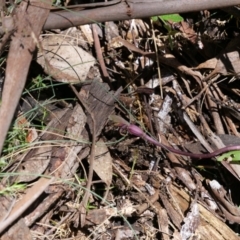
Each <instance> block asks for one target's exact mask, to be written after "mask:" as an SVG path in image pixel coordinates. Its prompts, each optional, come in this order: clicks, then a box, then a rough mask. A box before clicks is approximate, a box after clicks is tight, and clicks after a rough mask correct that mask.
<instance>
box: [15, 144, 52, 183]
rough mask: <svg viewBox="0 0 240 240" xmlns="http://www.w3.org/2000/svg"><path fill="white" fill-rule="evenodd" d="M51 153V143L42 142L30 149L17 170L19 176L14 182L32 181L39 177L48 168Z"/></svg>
mask: <svg viewBox="0 0 240 240" xmlns="http://www.w3.org/2000/svg"><path fill="white" fill-rule="evenodd" d="M51 154H52V146H51V145H50V144H42V145H40V146H37V147H36V149H33V150H32V151H30V152H29V153H28V154H27V155H26V157H25V158H24V161H23V162H22V163H21V164H20V165H19V167H18V169H17V170H16V172H17V173H18V174H19V176H18V177H17V179H14V182H30V181H33V180H34V179H36V178H38V177H39V175H41V174H42V173H43V172H44V171H45V170H46V168H47V166H48V164H49V162H50V158H51Z"/></svg>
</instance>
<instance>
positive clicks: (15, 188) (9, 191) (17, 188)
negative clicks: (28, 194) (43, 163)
mask: <svg viewBox="0 0 240 240" xmlns="http://www.w3.org/2000/svg"><path fill="white" fill-rule="evenodd" d="M26 186H27V185H26V184H20V183H14V184H13V185H12V186H8V187H5V188H3V189H1V190H0V196H1V195H13V194H16V193H18V192H21V191H23V190H25V189H26Z"/></svg>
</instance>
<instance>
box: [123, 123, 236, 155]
mask: <svg viewBox="0 0 240 240" xmlns="http://www.w3.org/2000/svg"><path fill="white" fill-rule="evenodd" d="M121 128H122V129H126V130H127V131H128V132H129V133H130V134H132V135H134V136H136V137H140V138H142V139H144V140H146V141H148V142H150V143H152V144H154V145H156V146H159V147H162V148H164V149H165V150H168V151H169V152H172V153H176V154H178V155H183V156H188V157H192V158H198V159H204V158H213V157H216V156H218V155H221V154H223V153H225V152H229V151H233V150H240V145H233V146H227V147H223V148H220V149H218V150H216V151H213V152H211V153H203V154H198V153H189V152H184V151H181V150H177V149H175V148H172V147H169V146H166V145H164V144H162V143H160V142H158V141H157V140H155V139H154V138H151V137H150V136H148V135H147V134H146V133H144V132H143V130H142V129H141V128H140V127H138V126H136V125H133V124H128V125H125V124H122V126H121Z"/></svg>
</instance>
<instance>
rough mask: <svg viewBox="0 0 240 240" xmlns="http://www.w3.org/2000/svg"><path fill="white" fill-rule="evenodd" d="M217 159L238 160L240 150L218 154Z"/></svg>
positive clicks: (239, 160)
mask: <svg viewBox="0 0 240 240" xmlns="http://www.w3.org/2000/svg"><path fill="white" fill-rule="evenodd" d="M217 160H218V161H219V162H221V161H224V160H226V161H230V162H240V151H239V150H236V151H230V152H226V153H224V154H222V155H221V156H218V157H217Z"/></svg>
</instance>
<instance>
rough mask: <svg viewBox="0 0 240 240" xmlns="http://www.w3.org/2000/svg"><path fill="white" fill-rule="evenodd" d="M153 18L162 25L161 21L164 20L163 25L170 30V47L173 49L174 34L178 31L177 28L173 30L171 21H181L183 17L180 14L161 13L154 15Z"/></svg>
mask: <svg viewBox="0 0 240 240" xmlns="http://www.w3.org/2000/svg"><path fill="white" fill-rule="evenodd" d="M151 19H152V21H153V22H154V23H155V24H158V25H160V22H163V26H164V28H165V29H166V30H167V32H168V39H169V43H170V44H169V45H170V48H171V49H173V36H174V35H175V34H176V33H178V32H177V31H176V30H173V29H172V27H171V26H170V24H169V23H178V22H181V21H183V18H182V17H181V16H180V15H179V14H167V15H161V16H154V17H151ZM159 20H161V21H159Z"/></svg>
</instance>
